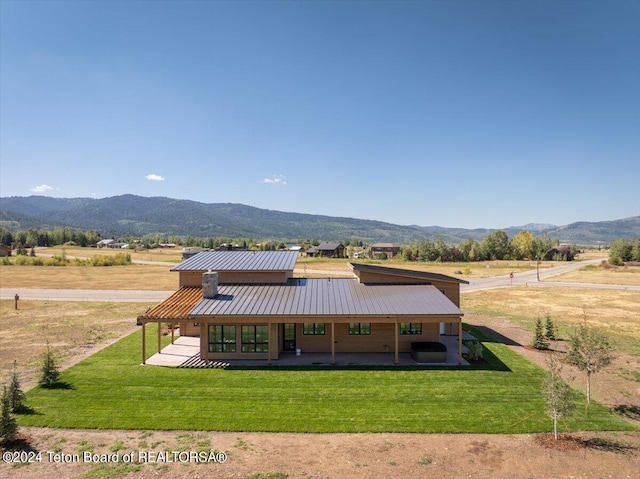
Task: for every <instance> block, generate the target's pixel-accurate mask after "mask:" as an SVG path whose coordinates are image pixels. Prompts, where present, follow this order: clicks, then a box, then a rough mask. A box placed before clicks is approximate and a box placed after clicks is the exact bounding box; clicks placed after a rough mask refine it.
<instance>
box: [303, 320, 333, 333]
mask: <svg viewBox="0 0 640 479" xmlns="http://www.w3.org/2000/svg"><path fill="white" fill-rule="evenodd" d="M326 332H327V324H326V323H303V324H302V334H303V336H324V335H325V334H326Z"/></svg>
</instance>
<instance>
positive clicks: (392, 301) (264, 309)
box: [189, 278, 463, 318]
mask: <svg viewBox="0 0 640 479" xmlns="http://www.w3.org/2000/svg"><path fill="white" fill-rule="evenodd" d="M462 314H463V313H462V311H461V310H460V308H458V307H457V306H456V305H455V304H453V303H452V302H451V300H449V298H447V297H446V296H445V295H444V294H443V293H442V292H441V291H440V290H438V289H437V288H436V287H435V286H431V285H427V284H422V285H406V284H404V285H382V284H381V285H376V284H362V283H359V282H358V281H357V280H356V279H344V278H340V279H336V278H331V279H328V278H316V279H306V278H299V279H292V280H289V282H288V283H287V284H260V285H258V284H236V285H220V286H218V294H217V295H216V297H215V298H213V299H202V301H200V302H199V303H198V304H197V305H196V306H195V307H194V308H193V309H192V310H191V312H190V313H189V315H190V316H191V317H194V316H200V315H202V316H218V317H220V316H252V317H261V316H270V317H273V316H280V317H298V318H299V317H304V316H350V317H353V318H357V317H358V316H364V317H372V316H384V317H388V316H402V315H407V316H415V315H419V316H431V315H436V316H442V315H445V316H461V315H462Z"/></svg>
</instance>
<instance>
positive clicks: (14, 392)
mask: <svg viewBox="0 0 640 479" xmlns="http://www.w3.org/2000/svg"><path fill="white" fill-rule="evenodd" d="M25 399H26V396H25V394H24V392H23V391H22V388H21V387H20V379H19V378H18V371H17V369H16V361H14V362H13V373H12V374H11V381H10V383H9V404H10V405H11V412H18V411H20V410H21V409H22V407H23V406H24V400H25Z"/></svg>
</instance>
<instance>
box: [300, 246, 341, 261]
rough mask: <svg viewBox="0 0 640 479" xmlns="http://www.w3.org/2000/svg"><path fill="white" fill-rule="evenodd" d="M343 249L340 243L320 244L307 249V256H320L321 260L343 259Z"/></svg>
mask: <svg viewBox="0 0 640 479" xmlns="http://www.w3.org/2000/svg"><path fill="white" fill-rule="evenodd" d="M344 251H345V247H344V245H343V244H342V243H321V244H319V245H318V246H315V247H313V248H309V249H308V250H307V256H320V257H322V258H344V257H345V256H344V255H345V252H344Z"/></svg>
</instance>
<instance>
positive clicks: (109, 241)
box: [96, 239, 116, 248]
mask: <svg viewBox="0 0 640 479" xmlns="http://www.w3.org/2000/svg"><path fill="white" fill-rule="evenodd" d="M115 242H116V240H114V239H103V240H100V241H98V242H97V243H96V246H97V247H98V248H106V247H108V246H109V245H111V244H113V243H115Z"/></svg>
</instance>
